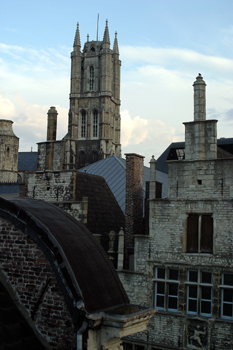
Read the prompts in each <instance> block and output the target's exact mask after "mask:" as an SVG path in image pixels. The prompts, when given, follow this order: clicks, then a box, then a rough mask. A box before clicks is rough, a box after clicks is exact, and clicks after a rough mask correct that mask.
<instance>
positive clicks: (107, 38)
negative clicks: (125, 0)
mask: <svg viewBox="0 0 233 350" xmlns="http://www.w3.org/2000/svg"><path fill="white" fill-rule="evenodd" d="M103 42H104V43H109V44H110V38H109V31H108V20H107V19H106V26H105V30H104V39H103Z"/></svg>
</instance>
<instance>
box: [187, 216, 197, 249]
mask: <svg viewBox="0 0 233 350" xmlns="http://www.w3.org/2000/svg"><path fill="white" fill-rule="evenodd" d="M187 252H190V253H192V252H193V253H197V252H198V215H196V214H190V215H189V216H188V220H187Z"/></svg>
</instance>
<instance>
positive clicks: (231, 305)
mask: <svg viewBox="0 0 233 350" xmlns="http://www.w3.org/2000/svg"><path fill="white" fill-rule="evenodd" d="M193 86H194V120H193V121H192V122H185V123H184V125H185V159H183V160H175V161H169V162H168V198H166V199H156V198H155V181H154V180H155V179H154V174H155V167H156V162H155V160H154V159H152V160H151V183H150V209H149V210H150V215H149V235H137V236H134V271H129V272H126V271H119V275H120V277H121V280H122V281H123V284H124V287H125V289H126V290H127V292H128V295H129V297H130V300H131V302H132V303H140V304H143V305H147V306H150V307H152V306H153V307H154V308H156V309H158V312H157V313H156V314H155V316H154V318H153V320H152V321H151V322H150V324H149V326H148V332H146V333H143V334H142V333H141V334H138V336H137V337H134V338H131V339H126V342H128V345H125V349H134V350H139V349H140V350H141V349H149V350H151V349H152V350H161V349H163V350H165V349H166V350H167V349H170V350H171V349H215V350H216V349H221V350H226V349H233V254H232V252H233V216H232V209H233V177H232V174H233V157H232V155H230V154H227V152H225V153H224V154H222V156H223V157H222V158H217V120H206V109H205V86H206V84H205V82H204V81H203V78H202V76H201V75H200V74H199V75H198V77H197V79H196V81H195V82H194V85H193ZM126 229H127V228H126ZM132 344H133V345H132Z"/></svg>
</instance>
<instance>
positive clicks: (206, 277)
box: [201, 272, 212, 283]
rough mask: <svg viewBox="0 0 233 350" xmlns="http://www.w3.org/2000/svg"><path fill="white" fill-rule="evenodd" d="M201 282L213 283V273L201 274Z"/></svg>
mask: <svg viewBox="0 0 233 350" xmlns="http://www.w3.org/2000/svg"><path fill="white" fill-rule="evenodd" d="M201 282H202V283H212V273H211V272H202V273H201Z"/></svg>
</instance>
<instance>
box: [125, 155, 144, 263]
mask: <svg viewBox="0 0 233 350" xmlns="http://www.w3.org/2000/svg"><path fill="white" fill-rule="evenodd" d="M143 158H144V157H142V156H140V155H137V154H134V153H132V154H126V197H125V268H129V256H128V255H129V251H128V250H127V248H129V247H131V248H133V245H134V238H133V237H134V235H135V234H143V233H144V232H143V171H144V161H143Z"/></svg>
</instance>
